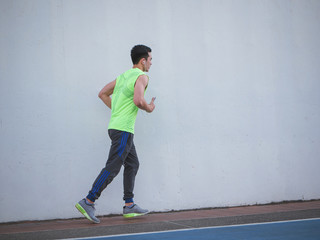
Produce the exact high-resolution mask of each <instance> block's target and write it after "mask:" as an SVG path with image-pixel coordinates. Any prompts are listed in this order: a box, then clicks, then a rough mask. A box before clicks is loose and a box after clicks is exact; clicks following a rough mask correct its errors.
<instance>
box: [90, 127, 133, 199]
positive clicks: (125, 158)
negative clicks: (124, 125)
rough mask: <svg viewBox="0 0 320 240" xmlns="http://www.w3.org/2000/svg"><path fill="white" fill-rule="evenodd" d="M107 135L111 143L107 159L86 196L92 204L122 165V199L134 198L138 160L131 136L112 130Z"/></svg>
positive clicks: (130, 134)
mask: <svg viewBox="0 0 320 240" xmlns="http://www.w3.org/2000/svg"><path fill="white" fill-rule="evenodd" d="M108 133H109V137H110V139H111V143H112V144H111V148H110V152H109V158H108V161H107V163H106V166H105V167H104V168H103V169H102V170H101V172H100V174H99V176H98V177H97V178H96V180H95V181H94V183H93V185H92V189H91V190H90V191H89V194H88V196H87V198H88V199H90V200H91V201H93V202H94V201H95V200H96V199H98V198H99V197H100V195H101V192H102V191H103V190H104V189H105V188H106V187H107V186H108V184H109V183H111V182H112V180H113V178H114V177H116V176H117V175H118V173H119V171H120V169H121V166H122V165H124V172H123V188H124V197H123V199H128V198H133V196H134V195H133V189H134V182H135V177H136V174H137V172H138V169H139V160H138V156H137V153H136V148H135V146H134V143H133V134H132V133H128V132H122V131H118V130H113V129H109V131H108Z"/></svg>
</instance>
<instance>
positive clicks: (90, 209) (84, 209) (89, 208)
mask: <svg viewBox="0 0 320 240" xmlns="http://www.w3.org/2000/svg"><path fill="white" fill-rule="evenodd" d="M76 208H77V209H78V210H79V212H81V213H82V214H83V215H84V216H85V217H86V218H87V219H88V220H90V221H91V222H94V223H100V220H99V219H98V218H96V217H95V216H94V213H95V211H96V209H95V208H94V204H88V203H86V200H85V199H82V200H81V201H79V202H78V203H77V204H76Z"/></svg>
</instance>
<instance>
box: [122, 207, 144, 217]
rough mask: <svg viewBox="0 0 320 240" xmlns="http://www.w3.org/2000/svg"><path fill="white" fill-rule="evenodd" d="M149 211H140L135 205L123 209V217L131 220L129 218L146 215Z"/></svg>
mask: <svg viewBox="0 0 320 240" xmlns="http://www.w3.org/2000/svg"><path fill="white" fill-rule="evenodd" d="M148 213H149V211H148V210H146V209H142V208H141V207H139V206H138V205H137V204H133V205H132V206H130V207H127V206H124V207H123V217H125V218H131V217H139V216H143V215H146V214H148Z"/></svg>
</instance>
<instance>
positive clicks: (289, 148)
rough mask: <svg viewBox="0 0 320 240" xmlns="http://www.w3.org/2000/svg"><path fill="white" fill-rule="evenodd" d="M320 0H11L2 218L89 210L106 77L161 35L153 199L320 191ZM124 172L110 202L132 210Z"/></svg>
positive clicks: (146, 153)
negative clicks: (80, 206)
mask: <svg viewBox="0 0 320 240" xmlns="http://www.w3.org/2000/svg"><path fill="white" fill-rule="evenodd" d="M319 23H320V1H317V0H314V1H310V0H305V1H298V0H297V1H288V0H281V1H280V0H279V1H276V0H274V1H262V0H258V1H250V0H242V1H231V0H225V1H215V0H154V1H149V0H135V1H131V0H118V1H107V0H105V1H102V0H101V1H98V0H93V1H84V0H81V1H79V0H68V1H63V0H60V1H59V0H55V1H53V0H52V1H42V0H1V1H0V35H1V36H0V78H1V82H0V158H1V159H0V160H1V168H0V174H1V175H0V189H1V195H0V212H1V214H0V222H8V221H19V220H42V219H55V218H71V217H80V214H79V213H78V212H77V211H76V209H75V208H74V204H75V203H76V202H77V201H79V200H80V199H81V198H83V197H84V196H85V195H86V194H87V192H88V190H89V188H90V187H91V184H92V183H93V180H94V179H95V177H96V176H97V174H98V173H99V172H100V170H101V168H102V167H103V166H104V164H105V161H106V159H107V155H108V150H109V146H110V140H109V138H108V135H107V125H108V120H109V117H110V111H109V110H108V109H107V108H106V107H105V106H104V105H103V103H102V102H101V101H100V100H99V99H98V97H97V95H98V92H99V90H100V89H101V88H102V87H103V86H104V85H105V84H106V83H108V82H109V81H111V80H114V79H115V78H116V77H117V76H118V75H119V74H121V73H122V72H123V71H125V70H127V69H129V68H130V67H131V66H132V65H131V61H130V57H129V52H130V49H131V48H132V46H133V45H135V44H138V43H142V44H146V45H149V46H151V48H152V49H153V66H152V68H151V70H150V74H149V75H150V84H149V88H148V91H147V94H146V98H147V99H148V100H150V99H151V97H153V96H156V97H157V100H156V110H155V112H154V113H152V114H147V113H145V112H141V111H140V112H139V114H138V119H137V125H136V136H135V144H136V147H137V151H138V155H139V158H140V162H141V167H140V172H139V174H138V176H137V180H136V189H135V194H136V198H135V200H136V202H137V203H139V204H140V205H141V206H143V207H145V208H148V209H149V210H152V211H167V210H171V209H175V210H179V209H193V208H203V207H222V206H234V205H244V204H256V203H258V204H261V203H270V202H278V201H283V200H301V199H302V200H308V199H319V198H320V185H319V182H320V174H319V169H320V159H319V156H320V127H319V123H320V77H319V76H320V48H319V42H320V24H319ZM122 191H123V190H122V174H121V173H120V174H119V176H118V177H117V178H116V179H115V180H114V182H113V183H112V184H111V185H110V186H109V187H108V188H107V189H106V190H105V191H104V192H103V194H102V196H101V198H100V199H99V200H98V204H99V205H98V207H97V214H99V215H105V214H110V213H116V214H118V213H121V211H122V205H123V202H122Z"/></svg>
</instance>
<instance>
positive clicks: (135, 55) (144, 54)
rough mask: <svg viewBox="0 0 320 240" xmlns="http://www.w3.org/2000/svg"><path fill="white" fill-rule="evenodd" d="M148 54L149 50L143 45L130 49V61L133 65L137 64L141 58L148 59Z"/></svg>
mask: <svg viewBox="0 0 320 240" xmlns="http://www.w3.org/2000/svg"><path fill="white" fill-rule="evenodd" d="M149 52H151V48H149V47H147V46H145V45H136V46H134V47H133V48H132V49H131V60H132V63H133V64H138V63H139V61H140V59H141V58H145V59H146V60H147V59H148V57H149Z"/></svg>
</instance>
